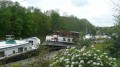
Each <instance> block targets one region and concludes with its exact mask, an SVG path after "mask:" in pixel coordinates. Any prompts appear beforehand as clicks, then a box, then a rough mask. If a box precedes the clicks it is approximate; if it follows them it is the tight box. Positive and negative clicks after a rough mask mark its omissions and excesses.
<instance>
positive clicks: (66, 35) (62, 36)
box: [43, 31, 79, 47]
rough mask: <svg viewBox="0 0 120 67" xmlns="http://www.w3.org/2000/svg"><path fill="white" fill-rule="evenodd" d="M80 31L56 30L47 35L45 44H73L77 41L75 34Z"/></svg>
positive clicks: (60, 45) (61, 45) (64, 45)
mask: <svg viewBox="0 0 120 67" xmlns="http://www.w3.org/2000/svg"><path fill="white" fill-rule="evenodd" d="M78 34H79V33H78V32H74V31H70V32H66V31H56V32H55V33H53V34H51V35H47V36H46V39H45V42H44V43H43V45H46V46H56V47H57V46H59V47H66V46H73V45H74V43H75V36H78Z"/></svg>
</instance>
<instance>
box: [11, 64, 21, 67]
mask: <svg viewBox="0 0 120 67" xmlns="http://www.w3.org/2000/svg"><path fill="white" fill-rule="evenodd" d="M12 67H22V66H21V65H20V64H13V65H12Z"/></svg>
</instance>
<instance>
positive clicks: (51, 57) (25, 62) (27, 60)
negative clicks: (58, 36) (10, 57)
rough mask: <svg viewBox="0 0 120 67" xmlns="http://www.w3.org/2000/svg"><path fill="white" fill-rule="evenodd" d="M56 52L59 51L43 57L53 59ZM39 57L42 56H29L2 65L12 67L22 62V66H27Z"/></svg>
mask: <svg viewBox="0 0 120 67" xmlns="http://www.w3.org/2000/svg"><path fill="white" fill-rule="evenodd" d="M56 54H58V51H53V52H50V53H48V54H46V56H45V57H44V58H43V59H45V60H51V59H53V57H54V56H55V55H56ZM38 58H40V57H39V56H35V57H31V58H28V59H24V60H20V61H17V62H12V63H8V64H5V65H2V66H0V67H12V65H14V64H20V65H21V66H25V65H26V64H31V63H34V62H36V61H39V59H38Z"/></svg>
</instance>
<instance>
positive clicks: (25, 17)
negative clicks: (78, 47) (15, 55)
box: [0, 0, 95, 37]
mask: <svg viewBox="0 0 120 67" xmlns="http://www.w3.org/2000/svg"><path fill="white" fill-rule="evenodd" d="M86 26H87V28H88V33H92V34H94V32H95V27H94V26H93V25H92V24H91V23H90V22H89V21H88V20H87V19H78V18H77V17H74V16H60V14H59V13H58V11H55V10H50V11H46V12H44V13H43V12H41V10H40V9H38V8H34V7H29V8H25V7H22V6H21V5H20V4H19V3H18V2H12V1H9V0H0V36H5V35H6V34H13V35H15V36H16V37H22V36H23V37H31V36H45V35H47V34H50V33H51V32H53V31H56V30H67V31H78V32H85V29H86V28H85V27H86Z"/></svg>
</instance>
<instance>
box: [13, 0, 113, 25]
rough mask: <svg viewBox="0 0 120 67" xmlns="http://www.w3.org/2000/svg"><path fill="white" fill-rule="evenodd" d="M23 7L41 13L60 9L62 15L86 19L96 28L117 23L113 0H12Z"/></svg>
mask: <svg viewBox="0 0 120 67" xmlns="http://www.w3.org/2000/svg"><path fill="white" fill-rule="evenodd" d="M12 1H18V2H19V3H20V4H21V5H22V6H25V7H28V6H33V7H37V8H40V9H41V11H43V12H44V11H46V10H51V9H59V13H60V15H64V14H67V15H74V16H77V17H78V18H86V19H88V20H89V21H90V22H91V23H92V24H93V25H95V26H102V27H104V26H113V25H114V23H115V21H114V17H113V15H114V14H113V10H112V4H111V2H110V1H111V0H12Z"/></svg>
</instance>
